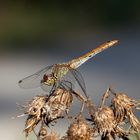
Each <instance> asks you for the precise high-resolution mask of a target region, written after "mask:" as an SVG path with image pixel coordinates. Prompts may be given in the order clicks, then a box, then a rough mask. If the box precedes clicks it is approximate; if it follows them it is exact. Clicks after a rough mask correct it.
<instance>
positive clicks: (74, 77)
mask: <svg viewBox="0 0 140 140" xmlns="http://www.w3.org/2000/svg"><path fill="white" fill-rule="evenodd" d="M75 81H76V82H77V83H78V85H79V86H80V88H81V89H82V91H83V93H84V94H85V96H86V97H87V98H88V96H87V93H86V86H85V82H84V79H83V77H82V74H81V73H80V72H79V71H78V70H76V69H70V70H69V72H68V73H67V74H66V75H65V76H64V77H63V78H61V79H60V85H63V86H64V87H65V88H66V89H68V88H69V89H73V88H74V85H75Z"/></svg>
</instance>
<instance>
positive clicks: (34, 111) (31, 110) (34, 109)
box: [24, 96, 46, 137]
mask: <svg viewBox="0 0 140 140" xmlns="http://www.w3.org/2000/svg"><path fill="white" fill-rule="evenodd" d="M45 102H46V96H36V97H34V98H33V100H32V101H31V102H30V103H29V104H28V105H27V106H26V107H25V114H28V118H27V120H26V122H25V129H24V132H25V134H26V137H27V136H28V135H29V133H30V132H32V131H33V129H34V128H35V126H36V125H37V124H38V123H39V121H40V120H41V115H42V114H41V113H42V108H43V106H44V104H45Z"/></svg>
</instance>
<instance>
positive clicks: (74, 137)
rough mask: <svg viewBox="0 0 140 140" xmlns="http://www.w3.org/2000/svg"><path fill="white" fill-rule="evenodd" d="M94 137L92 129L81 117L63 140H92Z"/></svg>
mask: <svg viewBox="0 0 140 140" xmlns="http://www.w3.org/2000/svg"><path fill="white" fill-rule="evenodd" d="M92 136H93V132H92V129H91V128H90V127H89V126H88V124H87V123H86V121H85V120H84V119H83V118H82V117H79V118H78V119H76V120H74V122H73V123H72V124H71V125H70V127H69V128H68V131H67V136H65V137H63V138H62V139H61V140H91V139H92Z"/></svg>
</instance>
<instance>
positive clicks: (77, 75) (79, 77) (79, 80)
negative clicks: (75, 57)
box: [70, 69, 88, 98]
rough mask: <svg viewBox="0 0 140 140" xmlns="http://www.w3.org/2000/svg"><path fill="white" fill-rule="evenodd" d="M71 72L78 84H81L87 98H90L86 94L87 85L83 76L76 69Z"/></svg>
mask: <svg viewBox="0 0 140 140" xmlns="http://www.w3.org/2000/svg"><path fill="white" fill-rule="evenodd" d="M70 72H71V73H72V75H73V76H74V78H75V79H76V81H77V83H78V84H79V86H80V88H81V89H82V91H83V93H84V94H85V96H86V97H87V98H88V96H87V93H86V85H85V81H84V78H83V76H82V74H81V73H80V72H79V71H78V70H76V69H72V70H70Z"/></svg>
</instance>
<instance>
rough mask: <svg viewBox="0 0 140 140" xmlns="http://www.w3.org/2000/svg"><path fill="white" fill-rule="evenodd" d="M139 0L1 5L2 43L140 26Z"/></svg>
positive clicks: (29, 0)
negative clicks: (132, 25) (97, 29)
mask: <svg viewBox="0 0 140 140" xmlns="http://www.w3.org/2000/svg"><path fill="white" fill-rule="evenodd" d="M139 5H140V1H139V0H100V1H89V0H88V1H80V0H78V1H74V0H71V1H63V0H60V1H50V0H38V1H35V0H3V1H1V2H0V43H4V44H5V43H6V44H7V43H13V42H23V41H25V42H28V41H37V42H38V41H43V40H47V39H51V38H53V39H54V38H55V37H58V36H65V35H69V36H73V35H76V34H78V35H80V34H81V32H91V31H94V30H96V28H113V29H114V28H116V29H117V28H118V27H121V26H127V25H129V24H132V23H134V24H135V23H136V24H138V23H139V15H140V8H139Z"/></svg>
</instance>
